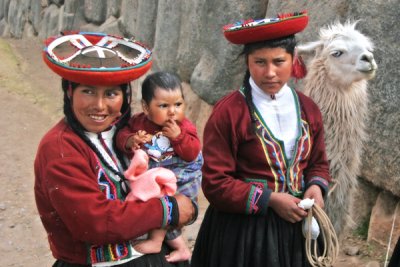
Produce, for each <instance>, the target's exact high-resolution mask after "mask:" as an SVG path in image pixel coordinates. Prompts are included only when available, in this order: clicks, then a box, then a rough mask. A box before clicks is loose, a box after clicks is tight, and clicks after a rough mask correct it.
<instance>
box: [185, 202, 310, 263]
mask: <svg viewBox="0 0 400 267" xmlns="http://www.w3.org/2000/svg"><path fill="white" fill-rule="evenodd" d="M191 264H192V267H261V266H263V267H264V266H269V267H309V266H310V264H309V263H308V260H307V256H306V254H305V239H304V237H303V234H302V223H301V222H299V223H294V224H293V223H290V222H287V221H285V220H283V219H282V218H281V217H279V216H278V215H277V214H276V213H275V212H274V211H273V210H272V209H268V211H267V214H266V215H264V216H255V215H253V216H251V215H244V214H232V213H224V212H220V211H217V210H216V209H215V208H213V207H211V206H209V207H208V209H207V211H206V214H205V216H204V220H203V222H202V224H201V227H200V230H199V234H198V236H197V240H196V244H195V247H194V251H193V256H192V261H191Z"/></svg>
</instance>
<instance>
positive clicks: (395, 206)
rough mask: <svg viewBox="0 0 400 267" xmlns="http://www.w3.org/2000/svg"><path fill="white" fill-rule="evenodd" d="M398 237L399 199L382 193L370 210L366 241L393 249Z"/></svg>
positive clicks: (399, 221) (399, 226)
mask: <svg viewBox="0 0 400 267" xmlns="http://www.w3.org/2000/svg"><path fill="white" fill-rule="evenodd" d="M399 237H400V198H397V197H395V196H393V195H392V194H390V193H387V192H384V191H382V192H381V193H380V194H379V196H378V199H377V201H376V203H375V205H374V207H373V209H372V213H371V219H370V223H369V229H368V241H369V242H370V241H374V242H377V243H379V244H381V245H383V246H387V245H388V244H389V240H390V241H391V243H390V247H391V248H392V249H393V248H394V247H395V245H396V242H397V240H398V239H399Z"/></svg>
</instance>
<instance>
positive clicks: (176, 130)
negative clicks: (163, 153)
mask: <svg viewBox="0 0 400 267" xmlns="http://www.w3.org/2000/svg"><path fill="white" fill-rule="evenodd" d="M162 132H163V134H164V136H166V137H168V138H169V139H170V140H174V139H176V138H177V137H178V136H179V135H180V134H181V127H179V125H178V124H177V123H176V121H174V120H172V119H169V120H168V121H167V122H166V123H165V124H164V127H163V128H162Z"/></svg>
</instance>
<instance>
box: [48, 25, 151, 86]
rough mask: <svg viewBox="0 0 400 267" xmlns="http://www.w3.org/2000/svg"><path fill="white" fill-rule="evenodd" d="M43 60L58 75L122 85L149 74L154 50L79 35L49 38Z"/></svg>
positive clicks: (131, 42)
mask: <svg viewBox="0 0 400 267" xmlns="http://www.w3.org/2000/svg"><path fill="white" fill-rule="evenodd" d="M43 60H44V62H45V63H46V64H47V65H48V66H49V68H50V69H51V70H53V71H54V72H55V73H57V74H58V75H60V76H61V77H63V78H64V79H67V80H69V81H72V82H75V83H79V84H86V85H102V86H110V85H119V84H125V83H129V82H130V81H133V80H135V79H138V78H139V77H140V76H142V75H143V74H145V73H146V72H147V71H148V70H149V69H150V67H151V64H152V56H151V51H150V50H149V49H148V48H147V47H146V46H144V45H143V44H141V43H139V42H137V41H134V40H130V39H126V38H122V37H118V36H111V35H107V34H104V33H91V32H75V33H69V34H66V35H61V36H57V37H51V38H48V39H47V40H46V41H45V48H44V49H43Z"/></svg>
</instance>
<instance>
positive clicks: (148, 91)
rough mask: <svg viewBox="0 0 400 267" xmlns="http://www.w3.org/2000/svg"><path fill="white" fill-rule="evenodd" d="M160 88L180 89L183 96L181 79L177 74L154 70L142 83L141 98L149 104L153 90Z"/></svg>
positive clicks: (168, 89)
mask: <svg viewBox="0 0 400 267" xmlns="http://www.w3.org/2000/svg"><path fill="white" fill-rule="evenodd" d="M156 88H160V89H162V90H166V91H174V90H177V89H179V90H181V93H182V98H183V90H182V84H181V79H179V77H178V75H176V74H174V73H171V72H165V71H160V72H154V73H152V74H150V75H148V76H147V77H146V79H144V81H143V83H142V99H143V101H144V102H146V104H150V102H151V100H152V99H153V97H154V91H155V90H156Z"/></svg>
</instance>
